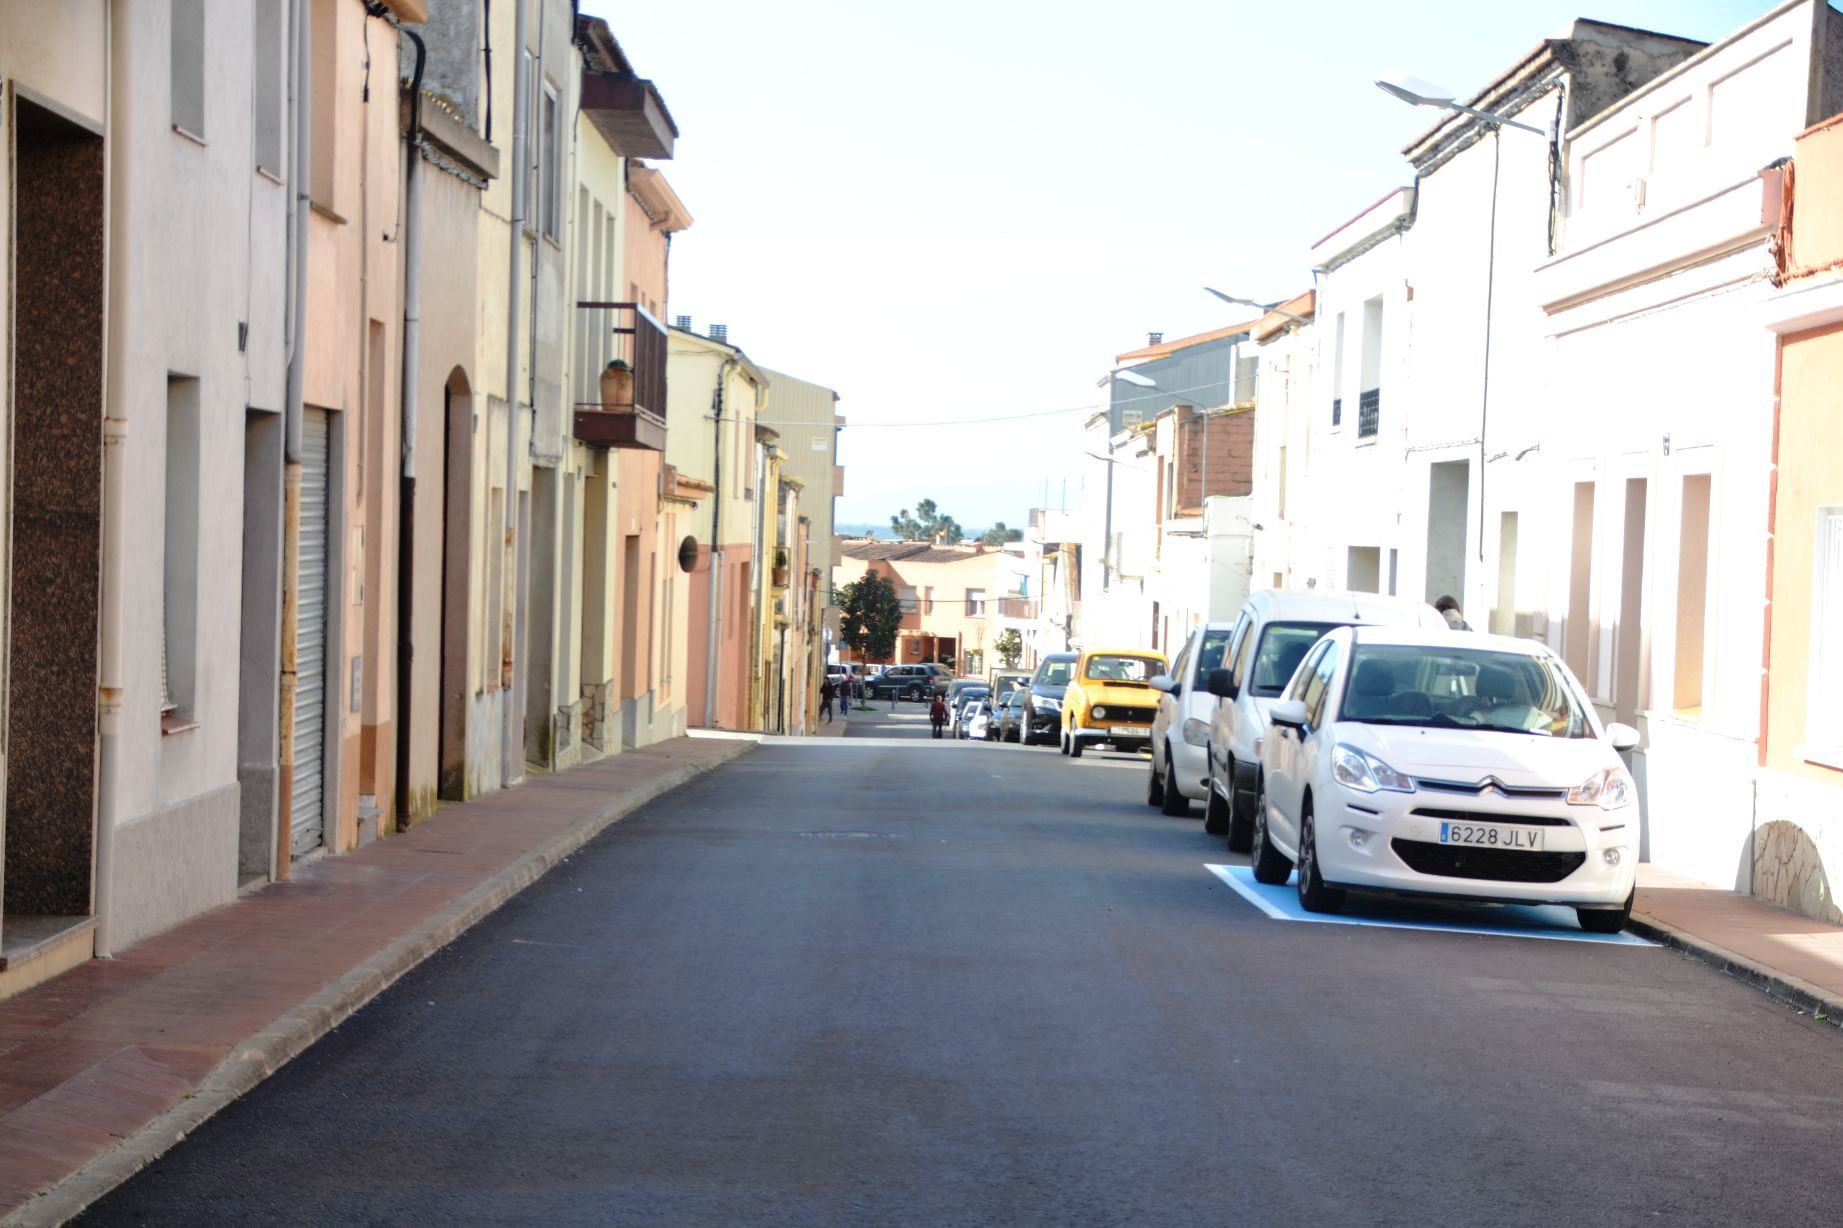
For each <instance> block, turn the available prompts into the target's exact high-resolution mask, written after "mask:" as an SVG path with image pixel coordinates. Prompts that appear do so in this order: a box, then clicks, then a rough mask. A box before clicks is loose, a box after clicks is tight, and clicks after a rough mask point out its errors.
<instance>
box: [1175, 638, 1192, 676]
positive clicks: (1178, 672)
mask: <svg viewBox="0 0 1843 1228" xmlns="http://www.w3.org/2000/svg"><path fill="white" fill-rule="evenodd" d="M1192 643H1194V641H1192V640H1185V641H1184V647H1183V650H1182V651H1180V652H1179V653H1178V654H1177V660H1175V661H1173V662H1172V663H1171V676H1172V677H1173V678H1176V679H1179V680H1180V681H1181V680H1182V679H1183V677H1184V671H1185V670H1187V669H1189V668H1190V648H1191V645H1192Z"/></svg>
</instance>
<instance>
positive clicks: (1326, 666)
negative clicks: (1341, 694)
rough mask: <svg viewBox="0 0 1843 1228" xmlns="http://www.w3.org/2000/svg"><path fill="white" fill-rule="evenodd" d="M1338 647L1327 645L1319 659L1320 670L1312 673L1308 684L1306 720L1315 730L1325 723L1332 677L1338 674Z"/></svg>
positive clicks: (1305, 696) (1305, 698)
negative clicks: (1326, 705)
mask: <svg viewBox="0 0 1843 1228" xmlns="http://www.w3.org/2000/svg"><path fill="white" fill-rule="evenodd" d="M1337 662H1338V646H1337V645H1336V644H1327V645H1326V646H1325V651H1324V652H1323V653H1322V654H1321V655H1320V656H1319V658H1318V668H1316V669H1314V670H1313V671H1312V677H1311V679H1310V681H1308V682H1307V683H1306V686H1305V694H1304V696H1302V698H1303V699H1304V700H1305V720H1306V724H1307V725H1308V726H1310V727H1311V728H1313V729H1317V728H1319V727H1320V726H1321V725H1323V724H1324V722H1325V702H1326V700H1327V699H1328V698H1329V697H1330V695H1331V675H1332V674H1334V673H1336V672H1337Z"/></svg>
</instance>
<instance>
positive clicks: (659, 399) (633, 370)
mask: <svg viewBox="0 0 1843 1228" xmlns="http://www.w3.org/2000/svg"><path fill="white" fill-rule="evenodd" d="M576 332H577V338H576V339H577V355H578V357H577V367H576V398H575V400H576V408H577V409H579V410H580V409H613V410H616V411H625V410H630V409H637V410H642V411H644V412H646V413H650V414H653V415H655V416H657V417H659V418H664V417H665V416H666V330H665V329H664V328H663V327H662V326H661V325H660V323H659V321H657V320H655V319H654V318H653V317H652V316H651V315H649V314H647V310H646V308H644V307H642V306H640V304H638V303H600V302H581V303H577V304H576ZM617 360H618V361H619V362H622V363H625V364H626V366H627V370H628V373H629V374H630V375H631V377H632V378H631V379H630V380H628V381H611V382H610V385H609V391H610V392H611V393H613V394H614V396H615V398H616V399H615V401H614V402H613V403H612V404H610V403H609V402H608V399H607V397H606V396H605V395H604V389H603V380H602V376H603V374H604V373H606V372H607V370H608V364H610V363H612V362H616V361H617ZM618 383H625V385H626V387H625V390H624V391H616V389H615V385H616V384H618Z"/></svg>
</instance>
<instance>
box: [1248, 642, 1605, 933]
mask: <svg viewBox="0 0 1843 1228" xmlns="http://www.w3.org/2000/svg"><path fill="white" fill-rule="evenodd" d="M1267 719H1268V722H1269V725H1270V729H1269V731H1268V733H1267V734H1266V735H1265V737H1264V738H1263V739H1262V742H1261V777H1262V782H1263V786H1264V790H1265V791H1264V794H1263V796H1262V799H1261V804H1260V807H1259V808H1258V810H1257V812H1256V819H1255V824H1254V876H1255V877H1256V878H1257V879H1259V880H1260V881H1261V882H1264V883H1284V882H1285V881H1286V878H1287V875H1288V874H1289V873H1291V872H1292V870H1293V867H1294V865H1295V864H1296V865H1297V866H1298V870H1299V900H1300V903H1301V904H1303V905H1304V906H1305V907H1306V908H1308V909H1310V910H1312V911H1314V912H1335V911H1337V910H1338V909H1339V908H1341V907H1343V904H1344V892H1345V890H1346V889H1347V888H1358V889H1367V890H1374V891H1387V892H1408V893H1413V894H1424V895H1447V896H1461V897H1466V898H1471V899H1482V900H1496V901H1510V902H1515V903H1524V904H1538V903H1539V904H1566V905H1571V906H1572V907H1573V908H1574V909H1575V910H1576V915H1577V916H1578V917H1579V918H1580V923H1581V928H1582V929H1586V930H1592V931H1595V932H1597V933H1613V932H1615V931H1617V930H1620V929H1622V928H1624V926H1625V923H1626V920H1627V918H1628V917H1630V915H1631V912H1632V892H1633V884H1634V882H1635V876H1636V871H1637V863H1638V804H1637V797H1636V790H1635V788H1634V786H1633V783H1632V778H1631V776H1630V775H1628V774H1627V772H1626V769H1625V766H1624V764H1622V763H1621V762H1620V759H1619V754H1618V752H1619V751H1622V750H1629V749H1631V748H1632V747H1634V746H1636V745H1637V744H1638V731H1637V730H1636V729H1633V728H1631V727H1630V726H1626V725H1609V726H1606V727H1604V728H1602V727H1601V725H1600V721H1599V718H1598V717H1597V716H1596V715H1595V713H1594V710H1593V705H1592V704H1590V703H1589V702H1588V700H1587V697H1586V695H1584V694H1583V693H1582V691H1581V687H1580V684H1579V683H1578V682H1576V681H1575V678H1574V675H1573V674H1571V673H1569V672H1568V669H1567V667H1566V666H1564V665H1563V664H1562V663H1561V661H1560V659H1559V658H1557V657H1556V656H1555V654H1554V653H1552V652H1550V651H1549V649H1548V647H1547V646H1546V645H1544V644H1541V643H1538V642H1536V641H1533V640H1522V639H1513V638H1511V637H1509V636H1501V635H1474V634H1468V633H1464V632H1453V631H1443V632H1427V631H1414V630H1404V629H1400V628H1392V627H1347V628H1341V629H1339V630H1337V631H1333V632H1331V633H1330V634H1328V635H1326V636H1325V637H1324V638H1323V639H1321V640H1319V641H1318V643H1317V645H1316V646H1314V647H1313V648H1312V650H1311V651H1310V653H1309V654H1308V655H1307V656H1306V658H1305V660H1304V661H1302V662H1301V663H1300V665H1299V670H1298V672H1297V673H1295V674H1294V675H1293V679H1292V682H1291V683H1290V684H1289V685H1288V687H1287V690H1286V694H1285V695H1284V696H1283V697H1282V698H1281V699H1280V700H1278V701H1277V702H1275V703H1274V704H1273V705H1272V707H1271V708H1270V709H1269V710H1268V713H1267Z"/></svg>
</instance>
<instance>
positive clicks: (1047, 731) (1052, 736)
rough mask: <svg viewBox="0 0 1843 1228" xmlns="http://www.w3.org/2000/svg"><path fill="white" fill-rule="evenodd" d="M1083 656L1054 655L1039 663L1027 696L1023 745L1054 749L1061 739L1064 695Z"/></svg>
mask: <svg viewBox="0 0 1843 1228" xmlns="http://www.w3.org/2000/svg"><path fill="white" fill-rule="evenodd" d="M1080 657H1081V654H1080V653H1078V652H1052V653H1050V654H1048V655H1047V656H1045V657H1044V658H1043V659H1042V660H1041V661H1039V662H1037V672H1036V673H1034V674H1032V675H1031V676H1030V689H1029V690H1027V691H1026V692H1025V693H1024V720H1023V725H1024V745H1026V746H1054V745H1056V744H1057V742H1059V741H1061V740H1062V693H1063V692H1064V691H1065V690H1067V689H1068V686H1069V682H1070V680H1071V679H1073V678H1074V677H1075V662H1076V661H1077V660H1078V659H1079V658H1080Z"/></svg>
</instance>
